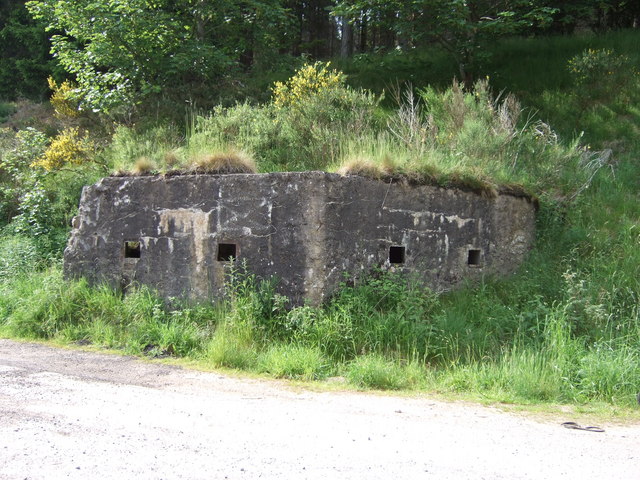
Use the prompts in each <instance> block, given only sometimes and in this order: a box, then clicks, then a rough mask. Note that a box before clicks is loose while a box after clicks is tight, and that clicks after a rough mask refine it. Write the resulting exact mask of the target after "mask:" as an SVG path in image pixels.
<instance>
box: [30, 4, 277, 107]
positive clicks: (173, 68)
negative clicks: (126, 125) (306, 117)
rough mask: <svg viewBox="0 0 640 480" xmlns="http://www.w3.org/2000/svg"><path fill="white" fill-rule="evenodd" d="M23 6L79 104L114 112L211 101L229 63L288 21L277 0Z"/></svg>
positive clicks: (258, 48) (273, 38) (269, 41)
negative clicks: (152, 103)
mask: <svg viewBox="0 0 640 480" xmlns="http://www.w3.org/2000/svg"><path fill="white" fill-rule="evenodd" d="M27 7H28V8H29V11H30V12H31V14H32V15H33V16H34V18H36V19H38V20H41V21H43V22H44V23H45V24H46V25H47V30H48V31H49V32H52V33H53V35H52V37H51V42H52V52H53V54H54V55H55V57H56V59H57V60H58V62H59V63H60V65H61V66H62V68H63V69H64V70H65V71H66V72H68V73H69V74H71V75H73V76H74V77H75V81H76V82H77V92H78V94H79V99H80V108H81V109H85V110H88V111H101V112H106V113H109V114H111V115H115V114H129V113H131V112H132V107H134V105H135V104H137V103H140V102H141V101H142V100H143V99H149V98H156V99H159V98H163V97H164V98H163V99H164V101H165V102H171V103H173V104H174V105H176V104H178V102H180V103H181V104H182V105H184V102H185V101H191V100H193V99H194V97H195V98H196V99H199V100H201V101H203V102H208V101H209V100H208V99H207V96H206V95H210V89H211V88H215V87H216V85H217V84H219V83H220V82H221V80H222V79H223V78H224V76H225V75H226V74H228V73H229V72H230V71H231V70H232V69H233V68H235V67H236V66H237V65H238V64H239V63H241V62H242V61H243V60H244V59H247V60H248V62H249V63H250V64H251V63H253V61H252V58H251V57H252V56H253V55H254V54H258V53H263V52H264V53H265V54H266V52H268V51H269V50H270V49H271V48H272V47H274V46H276V45H277V44H278V41H279V40H281V39H283V38H284V36H283V35H282V31H283V30H282V27H283V25H286V23H287V19H288V16H287V12H286V11H285V10H284V8H283V7H282V6H281V5H280V2H278V1H275V0H263V1H255V2H251V3H250V4H244V3H243V4H241V3H240V2H234V1H224V2H216V3H215V5H214V4H212V3H210V2H199V3H197V4H192V2H188V1H182V2H169V1H164V0H163V1H158V2H153V3H149V2H147V1H145V0H127V1H124V0H115V1H111V2H106V3H105V2H94V1H89V0H83V1H53V0H42V1H31V2H28V3H27ZM265 56H266V55H265ZM205 92H206V95H205Z"/></svg>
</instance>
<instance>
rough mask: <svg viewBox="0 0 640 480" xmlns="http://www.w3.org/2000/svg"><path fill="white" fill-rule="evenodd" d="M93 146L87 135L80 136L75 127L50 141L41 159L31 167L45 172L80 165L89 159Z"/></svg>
mask: <svg viewBox="0 0 640 480" xmlns="http://www.w3.org/2000/svg"><path fill="white" fill-rule="evenodd" d="M92 151H93V144H92V142H91V141H90V140H89V137H88V135H87V134H86V133H85V135H84V136H82V135H81V134H80V131H79V129H78V128H77V127H70V128H67V129H65V130H63V131H62V132H60V133H59V134H58V135H57V136H56V137H55V138H54V139H53V140H52V141H51V144H50V145H49V147H48V148H47V150H46V151H45V152H44V154H43V155H42V157H41V158H40V159H38V160H36V161H35V162H33V164H32V165H33V166H38V167H42V168H44V169H45V170H47V171H50V170H57V169H59V168H61V167H64V166H67V165H80V164H83V163H85V162H86V161H88V160H90V159H91V153H92Z"/></svg>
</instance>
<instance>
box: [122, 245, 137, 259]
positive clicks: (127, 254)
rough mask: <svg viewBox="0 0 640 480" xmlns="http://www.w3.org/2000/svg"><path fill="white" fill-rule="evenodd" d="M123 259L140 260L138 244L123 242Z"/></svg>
mask: <svg viewBox="0 0 640 480" xmlns="http://www.w3.org/2000/svg"><path fill="white" fill-rule="evenodd" d="M124 258H140V242H124Z"/></svg>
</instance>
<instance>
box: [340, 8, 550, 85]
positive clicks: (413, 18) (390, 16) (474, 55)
mask: <svg viewBox="0 0 640 480" xmlns="http://www.w3.org/2000/svg"><path fill="white" fill-rule="evenodd" d="M334 12H335V13H336V14H338V15H343V16H344V17H345V18H346V19H347V20H351V19H354V18H358V17H359V16H360V15H361V12H370V21H371V22H372V23H373V24H375V23H376V22H384V23H388V24H389V25H388V26H389V27H390V28H391V30H392V31H394V32H396V33H397V34H398V35H399V36H400V37H401V38H402V39H403V41H404V42H406V43H409V44H415V43H419V42H424V43H426V42H429V41H431V42H438V43H440V44H441V46H442V47H443V48H444V49H445V50H446V51H447V52H448V53H449V54H450V55H451V56H452V57H453V58H454V59H455V61H456V63H457V64H458V68H459V74H460V78H461V80H462V81H464V82H465V83H466V84H467V85H470V84H471V78H472V77H471V76H472V75H473V74H474V73H476V72H475V70H476V68H477V65H476V64H477V61H478V58H479V57H481V56H482V55H486V54H487V48H486V47H487V44H488V43H489V42H490V41H493V40H495V39H496V38H497V37H499V36H504V35H513V34H515V33H518V32H521V31H523V30H526V29H528V28H531V27H534V26H535V27H544V26H547V25H549V24H550V23H551V22H552V20H553V14H554V13H556V9H555V8H553V7H550V6H545V5H541V4H540V3H539V2H533V1H531V0H515V1H511V2H508V3H505V2H501V1H495V0H494V1H485V2H473V3H471V2H466V1H457V0H456V1H450V0H423V1H419V2H403V1H399V0H395V1H390V2H385V3H380V2H377V1H375V0H360V1H353V0H348V1H338V2H337V6H336V8H335V10H334Z"/></svg>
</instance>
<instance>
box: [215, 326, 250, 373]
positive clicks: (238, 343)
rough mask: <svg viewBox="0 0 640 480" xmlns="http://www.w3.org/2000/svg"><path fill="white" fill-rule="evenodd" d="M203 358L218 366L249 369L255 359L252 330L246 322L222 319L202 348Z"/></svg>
mask: <svg viewBox="0 0 640 480" xmlns="http://www.w3.org/2000/svg"><path fill="white" fill-rule="evenodd" d="M203 357H204V359H205V360H206V361H207V362H210V363H212V364H213V365H215V366H219V367H228V368H237V369H245V370H249V369H251V368H253V367H254V366H255V364H256V361H257V352H256V345H255V342H254V340H253V332H252V330H251V327H250V326H249V325H247V324H242V323H241V324H233V323H232V322H230V321H229V320H226V321H223V322H222V323H221V324H220V325H219V326H218V328H217V329H216V331H215V333H214V335H213V337H212V338H211V340H210V341H209V342H208V344H207V345H206V347H205V349H204V354H203Z"/></svg>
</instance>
